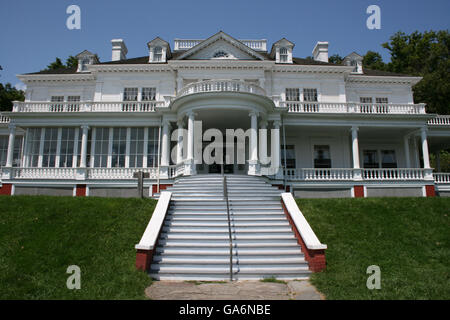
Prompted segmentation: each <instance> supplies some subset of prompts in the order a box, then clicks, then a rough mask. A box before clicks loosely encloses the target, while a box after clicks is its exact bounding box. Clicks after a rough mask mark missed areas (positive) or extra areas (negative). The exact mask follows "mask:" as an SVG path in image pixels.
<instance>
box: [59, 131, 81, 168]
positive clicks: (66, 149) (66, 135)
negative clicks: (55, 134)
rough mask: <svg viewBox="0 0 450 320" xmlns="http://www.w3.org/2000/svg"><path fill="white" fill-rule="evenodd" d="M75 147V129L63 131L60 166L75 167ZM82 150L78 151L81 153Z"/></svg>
mask: <svg viewBox="0 0 450 320" xmlns="http://www.w3.org/2000/svg"><path fill="white" fill-rule="evenodd" d="M74 147H75V128H62V129H61V147H60V153H59V166H60V167H61V168H70V167H72V165H73V154H74ZM80 151H81V150H78V152H80Z"/></svg>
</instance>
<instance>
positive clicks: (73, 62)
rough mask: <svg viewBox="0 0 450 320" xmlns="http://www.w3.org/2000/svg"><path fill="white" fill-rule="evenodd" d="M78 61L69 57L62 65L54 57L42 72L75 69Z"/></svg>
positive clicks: (59, 60) (58, 59)
mask: <svg viewBox="0 0 450 320" xmlns="http://www.w3.org/2000/svg"><path fill="white" fill-rule="evenodd" d="M77 66H78V59H77V58H75V57H74V56H69V58H67V60H66V64H64V63H62V61H61V59H60V58H58V57H56V59H55V61H54V62H52V63H50V64H49V65H48V66H47V68H46V69H44V70H58V69H72V68H77Z"/></svg>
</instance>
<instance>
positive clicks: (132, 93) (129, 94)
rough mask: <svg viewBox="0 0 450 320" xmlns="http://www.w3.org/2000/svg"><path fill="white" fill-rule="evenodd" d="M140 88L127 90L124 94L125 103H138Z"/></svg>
mask: <svg viewBox="0 0 450 320" xmlns="http://www.w3.org/2000/svg"><path fill="white" fill-rule="evenodd" d="M137 100H138V88H125V89H124V92H123V101H137Z"/></svg>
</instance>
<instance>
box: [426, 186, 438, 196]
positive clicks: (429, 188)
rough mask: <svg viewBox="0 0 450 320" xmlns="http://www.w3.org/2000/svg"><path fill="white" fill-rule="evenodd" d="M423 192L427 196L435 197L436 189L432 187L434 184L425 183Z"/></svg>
mask: <svg viewBox="0 0 450 320" xmlns="http://www.w3.org/2000/svg"><path fill="white" fill-rule="evenodd" d="M425 194H426V196H427V197H435V196H436V191H435V189H434V185H427V186H425Z"/></svg>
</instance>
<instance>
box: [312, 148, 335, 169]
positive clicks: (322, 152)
mask: <svg viewBox="0 0 450 320" xmlns="http://www.w3.org/2000/svg"><path fill="white" fill-rule="evenodd" d="M314 168H331V154H330V146H328V145H315V146H314Z"/></svg>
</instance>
